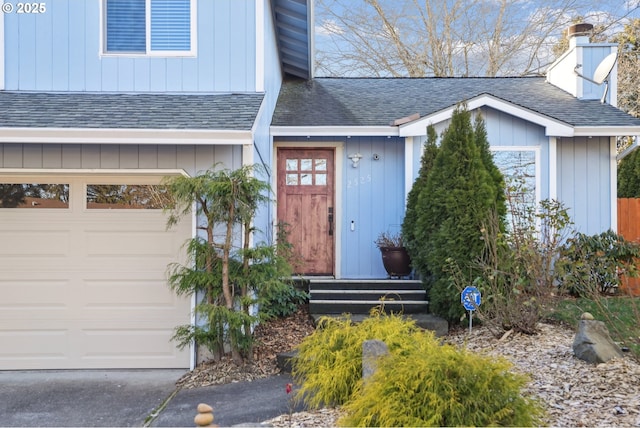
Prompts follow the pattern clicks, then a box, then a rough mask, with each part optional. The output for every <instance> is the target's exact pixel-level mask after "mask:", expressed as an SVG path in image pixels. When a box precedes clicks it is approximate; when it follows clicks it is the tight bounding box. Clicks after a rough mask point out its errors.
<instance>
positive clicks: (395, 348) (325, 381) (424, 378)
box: [293, 311, 542, 426]
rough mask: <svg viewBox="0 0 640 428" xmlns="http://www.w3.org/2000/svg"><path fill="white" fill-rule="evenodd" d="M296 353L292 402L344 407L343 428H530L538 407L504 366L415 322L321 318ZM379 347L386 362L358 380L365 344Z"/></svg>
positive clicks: (392, 317) (505, 363)
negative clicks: (296, 386) (446, 341)
mask: <svg viewBox="0 0 640 428" xmlns="http://www.w3.org/2000/svg"><path fill="white" fill-rule="evenodd" d="M320 324H321V325H320V326H319V328H318V329H316V331H315V333H313V334H312V335H311V336H309V337H307V338H306V339H305V340H304V341H303V342H302V344H300V345H299V347H298V355H297V357H296V358H295V359H294V361H293V376H294V379H295V381H296V383H297V384H299V385H301V388H300V390H299V391H298V394H297V396H296V398H297V399H299V400H300V399H301V400H304V401H305V403H306V404H307V405H308V406H309V407H311V408H317V407H320V406H323V405H342V409H343V410H345V416H343V417H342V418H341V419H340V420H339V421H338V424H339V425H341V426H461V425H464V426H487V425H505V426H531V425H538V424H540V423H541V417H542V410H541V407H540V405H539V404H538V402H537V401H535V400H533V399H530V398H527V397H524V396H523V395H522V393H521V392H522V391H521V390H522V388H523V387H524V386H525V383H526V382H527V380H528V378H527V377H526V376H524V375H521V374H516V373H513V372H512V371H511V368H512V366H511V364H510V363H509V362H508V361H507V360H505V359H503V358H495V357H489V356H482V355H477V354H473V353H471V352H469V351H466V350H461V349H458V348H456V347H454V346H451V345H442V344H441V343H440V341H439V340H438V339H436V338H435V336H434V334H433V332H431V331H425V330H422V329H420V328H418V327H417V326H416V325H415V322H414V321H411V320H405V319H403V318H402V317H400V316H398V315H393V314H392V315H387V314H384V312H381V311H377V312H375V313H373V314H372V316H371V317H370V318H367V319H366V320H364V321H363V322H362V323H359V324H354V323H353V322H352V321H351V320H350V319H349V318H344V319H342V320H336V319H330V318H323V319H322V321H321V323H320ZM369 339H378V340H382V341H383V342H385V343H386V344H387V347H388V348H389V355H388V356H386V357H381V358H380V360H379V361H378V364H377V368H376V371H375V372H374V374H373V375H372V377H370V378H368V379H367V380H366V381H363V379H362V344H363V342H364V341H365V340H369Z"/></svg>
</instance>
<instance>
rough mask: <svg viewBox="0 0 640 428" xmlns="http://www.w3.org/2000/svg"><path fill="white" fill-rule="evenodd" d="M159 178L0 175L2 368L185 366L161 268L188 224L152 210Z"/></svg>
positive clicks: (178, 304)
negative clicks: (169, 222)
mask: <svg viewBox="0 0 640 428" xmlns="http://www.w3.org/2000/svg"><path fill="white" fill-rule="evenodd" d="M160 179H161V177H148V176H138V177H120V176H108V175H104V176H71V177H60V176H47V177H44V176H38V177H9V176H0V206H3V207H2V208H0V370H2V369H5V370H6V369H68V368H73V369H80V368H188V367H189V351H188V350H183V351H179V350H177V349H176V346H175V343H174V342H171V341H170V338H171V336H172V334H173V329H174V328H175V327H176V326H177V325H180V324H186V323H189V320H190V300H189V299H188V298H184V297H182V298H178V297H176V296H175V293H173V292H172V291H171V290H170V289H169V287H168V285H167V280H166V271H167V266H168V265H169V264H170V263H172V262H175V261H177V260H179V259H182V258H183V256H181V254H182V253H183V248H182V245H183V244H184V242H185V241H186V240H187V239H188V238H189V237H190V233H191V225H190V221H187V220H185V221H183V222H182V224H181V225H179V226H178V227H174V228H172V229H170V230H169V231H166V221H167V216H166V214H165V213H163V211H162V210H161V209H154V208H150V207H154V206H157V204H156V203H155V202H154V200H157V199H158V198H160V199H161V198H162V194H161V193H158V192H157V187H156V186H151V184H157V183H158V182H159V181H160ZM8 183H13V184H14V185H8ZM87 195H89V196H87ZM3 201H4V202H3Z"/></svg>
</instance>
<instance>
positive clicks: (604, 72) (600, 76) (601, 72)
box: [593, 52, 618, 85]
mask: <svg viewBox="0 0 640 428" xmlns="http://www.w3.org/2000/svg"><path fill="white" fill-rule="evenodd" d="M617 59H618V54H617V53H616V52H613V53H610V54H609V55H607V56H606V57H605V59H603V60H602V61H601V62H600V64H598V67H596V71H595V72H594V73H593V81H594V82H595V83H597V84H598V85H602V83H603V82H604V81H605V80H607V78H608V77H609V75H610V74H611V70H613V66H614V65H615V64H616V60H617Z"/></svg>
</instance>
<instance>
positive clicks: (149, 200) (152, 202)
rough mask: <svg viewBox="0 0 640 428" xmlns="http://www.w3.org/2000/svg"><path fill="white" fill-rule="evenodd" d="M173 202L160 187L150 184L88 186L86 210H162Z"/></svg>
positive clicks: (165, 189)
mask: <svg viewBox="0 0 640 428" xmlns="http://www.w3.org/2000/svg"><path fill="white" fill-rule="evenodd" d="M171 206H173V201H172V199H171V197H170V196H169V194H168V193H167V188H166V187H165V186H162V185H152V184H89V185H87V208H88V209H90V210H91V209H109V210H110V209H129V210H132V209H152V210H153V209H156V210H157V209H164V208H169V207H171Z"/></svg>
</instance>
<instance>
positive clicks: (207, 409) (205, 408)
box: [198, 403, 213, 413]
mask: <svg viewBox="0 0 640 428" xmlns="http://www.w3.org/2000/svg"><path fill="white" fill-rule="evenodd" d="M211 412H213V407H211V406H210V405H208V404H205V403H200V404H198V413H211Z"/></svg>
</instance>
